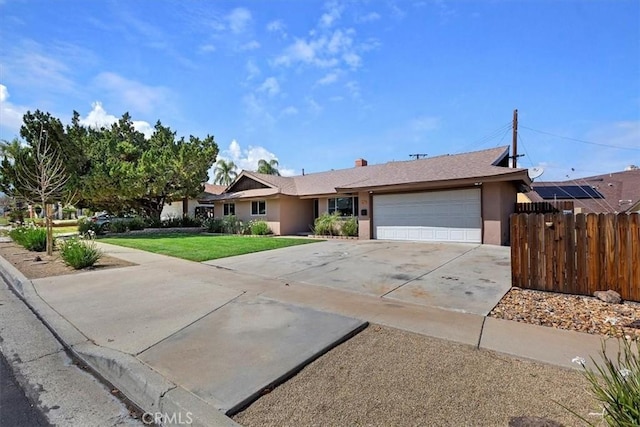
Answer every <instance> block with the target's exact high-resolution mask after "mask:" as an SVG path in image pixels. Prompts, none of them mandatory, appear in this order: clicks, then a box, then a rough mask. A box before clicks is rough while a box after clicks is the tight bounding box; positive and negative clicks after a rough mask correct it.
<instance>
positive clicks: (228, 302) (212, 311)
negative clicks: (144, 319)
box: [135, 291, 247, 357]
mask: <svg viewBox="0 0 640 427" xmlns="http://www.w3.org/2000/svg"><path fill="white" fill-rule="evenodd" d="M246 293H247V291H241V292H240V294H239V295H236V296H235V297H233V298H231V299H230V300H229V301H227V302H225V303H224V304H222V305H221V306H219V307H216V308H214V309H213V310H211V311H209V312H207V313H205V314H203V315H202V316H200V317H198V318H197V319H195V320H194V321H193V322H190V323H189V324H187V325H185V326H183V327H182V328H180V329H178V330H177V331H175V332H173V333H171V334H169V335H167V336H166V337H164V338H162V339H161V340H160V341H157V342H155V343H153V344H151V345H150V346H148V347H147V348H145V349H143V350H141V351H139V352H137V353H136V354H135V356H136V357H137V356H140V355H141V354H142V353H144V352H145V351H147V350H149V349H151V348H153V347H155V346H156V345H158V344H160V343H161V342H164V341H166V340H168V339H169V338H171V337H172V336H174V335H176V334H178V333H180V332H182V331H184V330H185V329H187V328H188V327H189V326H191V325H193V324H194V323H196V322H199V321H200V320H202V319H204V318H205V317H207V316H209V315H210V314H212V313H214V312H216V311H218V310H220V309H221V308H223V307H226V306H227V305H228V304H231V303H232V302H234V301H235V300H237V299H238V298H240V297H241V296H243V295H244V294H246Z"/></svg>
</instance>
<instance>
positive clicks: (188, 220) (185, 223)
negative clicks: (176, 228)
mask: <svg viewBox="0 0 640 427" xmlns="http://www.w3.org/2000/svg"><path fill="white" fill-rule="evenodd" d="M180 226H181V227H202V220H201V219H200V218H193V217H191V216H189V215H185V216H183V217H182V219H181V224H180Z"/></svg>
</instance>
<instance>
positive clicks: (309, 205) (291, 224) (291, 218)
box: [280, 197, 313, 235]
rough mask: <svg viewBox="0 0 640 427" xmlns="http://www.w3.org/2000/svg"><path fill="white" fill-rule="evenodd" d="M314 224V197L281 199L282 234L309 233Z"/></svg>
mask: <svg viewBox="0 0 640 427" xmlns="http://www.w3.org/2000/svg"><path fill="white" fill-rule="evenodd" d="M312 225H313V199H298V198H295V197H283V198H281V199H280V234H282V235H294V234H298V233H309V232H310V231H311V227H312Z"/></svg>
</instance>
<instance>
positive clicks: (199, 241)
mask: <svg viewBox="0 0 640 427" xmlns="http://www.w3.org/2000/svg"><path fill="white" fill-rule="evenodd" d="M100 241H101V242H104V243H111V244H114V245H120V246H126V247H128V248H134V249H141V250H143V251H148V252H154V253H158V254H164V255H169V256H173V257H177V258H182V259H187V260H190V261H198V262H200V261H208V260H212V259H218V258H226V257H230V256H234V255H243V254H249V253H252V252H260V251H268V250H271V249H278V248H285V247H287V246H294V245H303V244H306V243H314V242H318V240H312V239H291V238H273V237H251V236H202V235H193V234H182V233H175V234H148V235H139V236H127V237H107V238H101V239H100Z"/></svg>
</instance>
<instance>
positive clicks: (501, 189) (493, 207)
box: [482, 182, 517, 245]
mask: <svg viewBox="0 0 640 427" xmlns="http://www.w3.org/2000/svg"><path fill="white" fill-rule="evenodd" d="M516 200H517V190H516V188H515V186H514V184H513V183H511V182H488V183H484V184H483V185H482V220H483V222H482V227H483V237H482V243H485V244H490V245H508V244H509V215H511V214H512V213H513V212H514V210H515V203H516Z"/></svg>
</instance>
